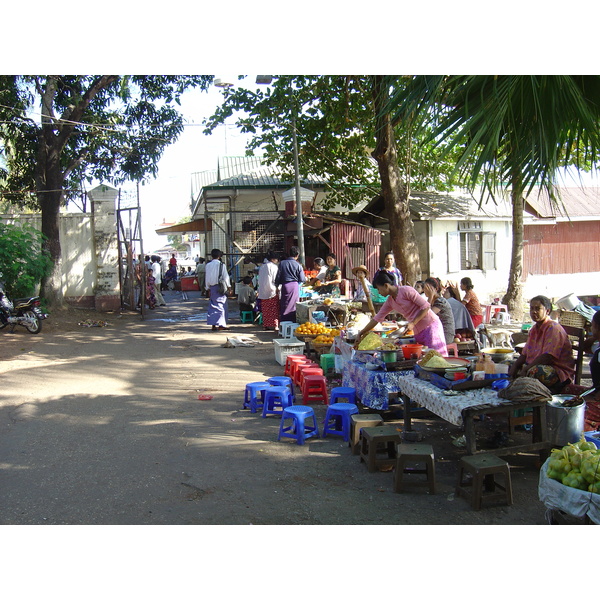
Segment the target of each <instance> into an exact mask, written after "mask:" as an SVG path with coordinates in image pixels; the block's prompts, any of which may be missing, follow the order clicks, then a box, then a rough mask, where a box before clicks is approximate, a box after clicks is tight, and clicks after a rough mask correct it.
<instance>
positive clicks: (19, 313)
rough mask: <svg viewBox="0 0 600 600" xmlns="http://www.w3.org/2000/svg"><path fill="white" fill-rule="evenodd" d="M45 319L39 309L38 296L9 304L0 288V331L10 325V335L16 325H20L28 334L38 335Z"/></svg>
mask: <svg viewBox="0 0 600 600" xmlns="http://www.w3.org/2000/svg"><path fill="white" fill-rule="evenodd" d="M47 317H48V315H47V314H45V313H44V312H43V311H42V309H41V303H40V298H39V296H33V297H31V298H19V299H17V300H15V301H14V302H11V300H10V298H9V297H8V296H7V295H6V294H5V292H4V290H3V289H2V288H1V287H0V329H4V328H5V327H7V326H8V325H12V327H11V330H10V332H11V333H12V332H13V331H14V330H15V327H16V326H17V325H22V326H23V327H25V329H27V331H29V333H39V332H40V331H41V330H42V321H43V320H44V319H46V318H47Z"/></svg>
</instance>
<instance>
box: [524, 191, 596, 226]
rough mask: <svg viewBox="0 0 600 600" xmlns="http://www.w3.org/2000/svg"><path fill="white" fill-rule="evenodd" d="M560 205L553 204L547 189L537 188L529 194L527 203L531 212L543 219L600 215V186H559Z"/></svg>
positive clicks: (594, 216)
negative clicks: (540, 189)
mask: <svg viewBox="0 0 600 600" xmlns="http://www.w3.org/2000/svg"><path fill="white" fill-rule="evenodd" d="M559 193H560V200H559V202H560V205H559V206H552V204H551V202H550V199H549V197H548V194H547V193H546V192H545V191H539V190H536V191H534V192H533V193H531V194H529V196H528V197H527V203H528V204H529V205H530V207H531V209H532V210H531V211H529V212H531V214H533V215H534V216H536V217H539V218H542V219H552V218H558V219H561V218H562V219H567V218H572V219H584V218H593V219H596V218H598V217H600V188H598V187H584V188H581V187H568V188H567V187H565V188H559Z"/></svg>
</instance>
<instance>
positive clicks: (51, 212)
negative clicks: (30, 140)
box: [36, 86, 64, 307]
mask: <svg viewBox="0 0 600 600" xmlns="http://www.w3.org/2000/svg"><path fill="white" fill-rule="evenodd" d="M49 87H50V86H49ZM44 108H46V107H45V106H44ZM46 114H48V113H44V116H45V115H46ZM38 141H39V146H38V155H37V163H36V188H37V196H38V202H39V205H40V207H41V209H42V233H43V234H44V236H45V239H44V242H43V246H44V248H45V249H46V250H47V251H48V252H49V253H50V258H52V263H53V266H52V271H51V272H50V274H49V275H48V276H47V277H45V278H44V279H42V282H41V289H40V295H41V296H42V297H43V298H44V299H45V300H46V301H47V302H48V303H49V304H50V305H51V306H54V307H56V306H60V305H62V303H63V299H64V294H63V288H62V276H61V275H62V265H61V249H60V235H59V232H60V224H59V215H60V207H61V204H62V197H63V192H62V189H63V183H64V178H63V173H62V169H61V164H60V149H59V148H57V146H58V144H57V138H56V136H55V134H54V130H53V126H52V122H51V120H50V119H48V118H44V117H43V118H42V127H41V130H40V134H39V140H38Z"/></svg>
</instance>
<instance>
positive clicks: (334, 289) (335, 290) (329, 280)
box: [318, 252, 342, 298]
mask: <svg viewBox="0 0 600 600" xmlns="http://www.w3.org/2000/svg"><path fill="white" fill-rule="evenodd" d="M325 260H326V261H327V271H325V277H324V279H323V283H322V284H321V285H320V286H319V288H318V289H319V294H331V295H332V296H334V297H336V298H339V296H340V283H342V270H341V269H340V268H339V267H338V266H337V265H336V264H335V261H336V257H335V254H334V253H333V252H330V253H329V254H328V255H327V256H326V257H325Z"/></svg>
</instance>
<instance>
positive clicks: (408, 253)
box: [372, 75, 421, 284]
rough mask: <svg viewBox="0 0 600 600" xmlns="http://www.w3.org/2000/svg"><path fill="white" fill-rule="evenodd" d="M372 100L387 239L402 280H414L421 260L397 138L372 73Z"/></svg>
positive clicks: (382, 88) (384, 96)
mask: <svg viewBox="0 0 600 600" xmlns="http://www.w3.org/2000/svg"><path fill="white" fill-rule="evenodd" d="M372 80H373V100H374V110H375V132H376V133H375V136H376V140H377V146H376V147H375V150H373V153H372V156H373V158H374V159H375V160H376V161H377V165H378V168H379V177H380V179H381V193H382V196H383V200H384V205H385V212H386V216H387V218H388V221H389V224H390V238H391V240H390V243H391V247H392V252H393V253H394V258H395V259H396V265H397V267H398V268H399V269H400V272H401V273H402V276H403V278H404V281H405V282H409V283H410V284H414V283H415V281H418V280H419V279H421V262H420V259H419V249H418V246H417V241H416V238H415V232H414V228H413V223H412V220H411V216H410V209H409V204H408V196H409V187H408V185H407V184H406V183H404V182H402V180H401V177H400V169H399V167H398V156H397V151H396V139H395V136H394V130H393V127H392V123H391V120H390V117H389V114H383V110H382V109H383V107H384V106H385V104H386V103H387V99H388V90H387V88H386V87H385V85H384V84H383V77H382V76H380V75H377V76H374V77H373V78H372Z"/></svg>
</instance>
